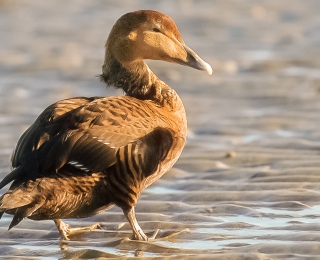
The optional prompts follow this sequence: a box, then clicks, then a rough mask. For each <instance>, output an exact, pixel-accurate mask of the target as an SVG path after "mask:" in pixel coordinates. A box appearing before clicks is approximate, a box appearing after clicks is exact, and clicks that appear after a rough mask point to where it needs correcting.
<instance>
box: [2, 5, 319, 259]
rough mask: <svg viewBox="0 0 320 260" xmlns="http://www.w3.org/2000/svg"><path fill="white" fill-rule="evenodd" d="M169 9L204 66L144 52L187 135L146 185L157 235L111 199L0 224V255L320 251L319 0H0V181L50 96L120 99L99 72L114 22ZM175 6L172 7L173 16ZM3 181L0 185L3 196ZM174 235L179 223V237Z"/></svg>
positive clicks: (304, 254)
mask: <svg viewBox="0 0 320 260" xmlns="http://www.w3.org/2000/svg"><path fill="white" fill-rule="evenodd" d="M136 9H156V10H159V11H162V12H165V13H167V14H168V15H170V16H171V17H172V18H173V19H174V20H175V21H176V23H177V25H178V27H179V29H180V31H181V33H182V36H183V38H184V40H185V42H186V43H187V44H188V45H189V46H190V47H191V48H192V49H194V50H195V51H196V52H197V53H198V54H199V55H200V56H201V57H203V58H204V60H206V61H207V62H209V63H210V64H211V65H212V67H213V70H214V74H213V75H212V76H208V75H206V74H205V73H203V72H200V71H196V70H192V69H190V68H186V67H181V66H175V65H171V64H167V63H164V62H157V61H153V62H149V64H150V67H151V69H152V70H153V71H154V72H156V74H157V75H159V77H160V78H161V79H162V80H164V81H165V82H166V83H168V84H169V85H170V86H172V87H174V88H175V89H176V90H177V92H178V93H179V95H180V96H181V97H182V99H183V101H184V104H185V107H186V110H187V114H188V123H189V129H188V131H189V132H188V141H187V145H186V147H185V150H184V151H183V153H182V155H181V158H180V159H179V161H178V162H177V163H176V165H175V167H174V168H173V169H172V170H171V171H170V172H169V173H167V174H166V175H165V176H164V177H163V178H162V179H160V180H159V181H158V182H156V183H155V184H154V185H152V186H151V187H149V188H148V189H147V190H145V192H144V193H143V194H142V196H141V198H140V201H139V204H138V206H137V209H136V211H137V218H138V221H139V223H140V225H141V226H142V228H143V229H144V230H145V231H146V233H147V234H148V236H151V235H152V234H153V233H154V232H155V230H156V229H160V232H159V234H158V235H157V239H156V241H152V242H139V241H131V240H129V239H128V237H130V235H131V231H130V227H129V225H128V223H127V222H126V219H125V217H124V216H123V214H122V213H121V211H120V210H119V209H118V208H113V209H111V210H109V211H107V212H104V213H102V214H100V215H96V216H94V217H91V218H87V219H81V220H67V221H66V222H67V223H69V224H70V225H71V226H74V227H80V226H81V227H84V226H89V225H91V224H94V223H99V224H100V228H99V229H97V230H94V231H92V232H90V233H86V234H84V235H78V236H75V237H73V238H72V240H71V241H60V240H59V235H58V232H57V230H56V228H55V226H54V223H53V222H52V221H40V222H36V221H31V220H24V221H22V222H21V223H20V224H19V225H18V226H17V227H15V228H13V229H12V230H10V231H7V227H8V225H9V223H10V221H11V216H9V215H4V216H3V218H2V219H1V221H0V258H2V259H105V258H121V257H122V258H123V257H135V256H136V257H141V258H143V257H145V258H148V257H149V258H158V259H168V258H170V259H171V258H177V259H212V258H213V257H214V259H306V258H307V259H316V258H317V257H318V255H320V235H319V234H320V233H319V232H320V219H319V217H320V202H319V198H320V175H319V172H320V160H319V158H320V130H319V129H320V127H319V126H320V123H319V122H320V101H319V94H320V78H319V77H320V76H319V75H320V74H319V71H320V69H319V68H320V62H319V58H318V57H319V53H320V45H319V40H320V16H319V10H320V3H319V1H317V0H309V1H307V2H306V1H304V2H302V1H298V0H284V1H276V0H271V1H266V0H262V1H251V0H250V1H235V0H230V1H222V0H215V1H211V0H208V1H206V0H204V1H195V0H188V1H187V0H183V1H171V0H164V1H142V0H141V1H139V0H136V1H130V2H128V1H115V0H114V1H98V0H93V1H83V0H80V1H79V0H77V1H74V0H71V1H58V2H57V1H55V2H48V1H38V0H36V1H30V0H24V1H6V0H2V1H0V34H1V40H0V177H1V178H2V177H4V176H5V175H6V174H7V173H8V172H9V168H10V165H9V158H10V153H11V151H12V150H13V148H14V145H15V143H16V142H17V140H18V138H19V137H20V135H21V134H22V132H23V131H25V130H26V128H27V127H28V126H29V125H30V124H31V123H32V122H33V121H34V120H35V118H36V117H37V116H38V115H39V113H41V111H42V110H43V109H44V108H45V107H47V106H48V105H50V104H51V103H53V102H55V101H57V100H60V99H63V98H68V97H74V96H96V95H100V96H102V95H120V94H121V92H120V91H118V90H113V89H106V88H105V87H104V86H103V84H101V83H100V82H99V81H98V79H97V78H96V77H95V75H97V74H99V73H100V70H101V65H102V60H103V53H104V52H103V46H104V41H105V39H106V37H107V35H108V33H109V31H110V29H111V26H112V25H113V23H114V22H115V20H116V19H117V18H118V17H119V16H120V15H122V14H124V13H126V12H128V11H131V10H136ZM177 10H179V12H177ZM4 191H5V189H4V190H2V191H1V192H4ZM179 232H180V233H179Z"/></svg>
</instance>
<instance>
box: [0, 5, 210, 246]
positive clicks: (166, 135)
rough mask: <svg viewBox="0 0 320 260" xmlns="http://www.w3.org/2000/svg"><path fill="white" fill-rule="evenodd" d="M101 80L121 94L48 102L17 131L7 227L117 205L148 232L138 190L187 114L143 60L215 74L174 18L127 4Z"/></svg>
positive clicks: (2, 203) (62, 229)
mask: <svg viewBox="0 0 320 260" xmlns="http://www.w3.org/2000/svg"><path fill="white" fill-rule="evenodd" d="M105 49H106V51H105V59H104V64H103V66H102V74H101V76H100V78H101V80H102V81H103V82H104V83H106V85H107V86H113V87H115V88H121V89H122V90H123V91H124V92H125V95H124V96H112V97H77V98H70V99H65V100H61V101H58V102H57V103H54V104H52V105H51V106H49V107H48V108H46V109H45V110H44V111H43V112H42V113H41V114H40V116H39V117H38V118H37V119H36V121H35V122H34V123H33V124H32V125H31V126H30V127H29V128H28V129H27V130H26V131H25V133H24V134H23V135H22V136H21V138H20V139H19V141H18V143H17V146H16V148H15V150H14V152H13V155H12V159H11V160H12V167H13V171H12V172H11V173H9V174H8V175H7V176H6V177H5V178H4V179H3V180H2V181H1V182H0V189H2V188H3V187H4V186H6V185H7V184H9V183H10V182H12V184H11V186H10V188H9V190H8V191H7V192H6V193H4V194H3V195H2V196H1V197H0V217H1V216H2V215H3V213H8V214H12V215H13V219H12V222H11V224H10V226H9V229H11V228H12V227H14V226H15V225H17V224H18V223H19V222H20V221H21V220H22V219H24V218H25V217H27V218H29V219H33V220H45V219H52V220H53V221H54V222H55V224H56V226H57V228H58V230H59V233H60V235H61V238H62V239H66V240H68V239H69V236H70V235H71V234H73V231H75V230H76V229H70V228H69V227H68V225H66V224H65V223H64V222H62V221H61V219H68V218H85V217H89V216H92V215H95V214H97V213H100V212H102V211H104V210H107V209H110V208H111V207H113V206H115V205H116V206H118V207H120V208H121V209H122V210H123V213H124V215H125V216H126V218H127V219H128V222H129V223H130V225H131V228H132V231H133V237H132V238H133V239H136V240H144V241H146V240H148V237H147V236H146V235H145V234H144V232H143V231H142V229H141V227H140V226H139V224H138V222H137V220H136V217H135V206H136V205H137V201H138V198H139V196H140V194H141V192H142V191H143V190H144V189H145V188H146V187H148V186H149V185H150V184H152V183H153V182H155V181H156V180H157V179H159V178H160V177H161V176H162V175H163V174H165V173H166V172H167V171H168V170H169V169H170V168H171V167H172V166H173V164H174V163H175V162H176V161H177V159H178V158H179V156H180V154H181V151H182V149H183V147H184V145H185V141H186V134H187V118H186V113H185V110H184V107H183V104H182V101H181V99H180V98H179V96H178V95H177V93H176V92H175V91H174V90H173V89H172V88H170V87H169V86H168V85H167V84H165V83H164V82H163V81H161V80H160V79H159V78H158V77H157V76H156V75H155V74H154V73H153V72H152V71H151V70H150V69H149V67H148V66H147V64H146V63H145V62H144V60H145V59H152V60H163V61H168V62H173V63H177V64H181V65H185V66H189V67H192V68H195V69H198V70H204V71H206V72H207V73H208V74H211V73H212V68H211V67H210V65H209V64H207V63H206V62H204V61H203V60H202V59H201V58H200V57H199V56H198V55H197V54H196V53H195V52H194V51H192V50H191V49H190V48H189V47H187V46H186V45H185V43H184V41H183V39H182V37H181V35H180V33H179V31H178V29H177V27H176V25H175V23H174V22H173V20H172V19H171V18H170V17H168V16H167V15H165V14H162V13H160V12H157V11H151V10H140V11H135V12H130V13H127V14H125V15H123V16H122V17H120V18H119V20H118V21H117V22H116V23H115V25H114V26H113V28H112V30H111V32H110V35H109V38H108V40H107V42H106V45H105Z"/></svg>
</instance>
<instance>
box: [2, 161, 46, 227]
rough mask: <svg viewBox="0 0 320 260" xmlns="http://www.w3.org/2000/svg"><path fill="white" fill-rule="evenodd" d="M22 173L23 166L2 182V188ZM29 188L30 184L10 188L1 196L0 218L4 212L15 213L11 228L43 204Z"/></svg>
mask: <svg viewBox="0 0 320 260" xmlns="http://www.w3.org/2000/svg"><path fill="white" fill-rule="evenodd" d="M21 173H22V166H20V167H18V168H16V169H14V170H13V171H12V172H11V173H9V174H8V175H7V176H6V177H5V178H4V179H3V180H2V181H1V182H0V189H2V188H3V187H4V186H6V185H7V184H9V183H10V182H12V181H14V180H15V179H16V178H17V177H18V176H20V174H21ZM29 189H30V186H29V187H28V188H25V187H24V188H23V187H21V189H20V188H18V189H16V188H14V189H12V188H10V189H9V190H8V191H7V192H6V193H4V194H3V195H2V196H1V197H0V219H1V217H2V215H3V213H9V214H12V215H14V217H13V219H12V221H11V223H10V225H9V229H11V228H12V227H14V226H15V225H17V224H18V223H19V222H20V221H21V220H23V219H24V218H25V217H28V216H30V215H32V213H33V212H34V211H36V210H37V209H38V208H39V207H40V206H41V205H42V204H41V203H37V202H36V201H37V200H35V197H34V194H32V192H31V193H30V190H29Z"/></svg>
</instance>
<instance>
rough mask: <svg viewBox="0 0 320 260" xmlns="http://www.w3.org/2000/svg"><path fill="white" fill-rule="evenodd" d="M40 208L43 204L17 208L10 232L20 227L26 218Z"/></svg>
mask: <svg viewBox="0 0 320 260" xmlns="http://www.w3.org/2000/svg"><path fill="white" fill-rule="evenodd" d="M39 207H41V204H34V205H27V206H24V207H21V208H17V210H16V212H15V213H14V217H13V219H12V221H11V223H10V225H9V228H8V230H10V229H11V228H13V227H14V226H16V225H18V224H19V223H20V222H21V221H22V220H23V219H24V218H25V217H28V216H30V215H32V213H33V212H35V211H36V210H37V209H38V208H39Z"/></svg>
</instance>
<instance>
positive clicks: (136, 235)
mask: <svg viewBox="0 0 320 260" xmlns="http://www.w3.org/2000/svg"><path fill="white" fill-rule="evenodd" d="M122 210H123V213H124V215H125V216H126V217H127V219H128V221H129V223H130V225H131V228H132V231H133V239H135V240H142V241H148V237H147V236H146V235H145V234H144V232H143V231H142V229H141V227H140V226H139V224H138V222H137V219H136V213H135V211H134V207H132V208H129V209H122Z"/></svg>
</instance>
